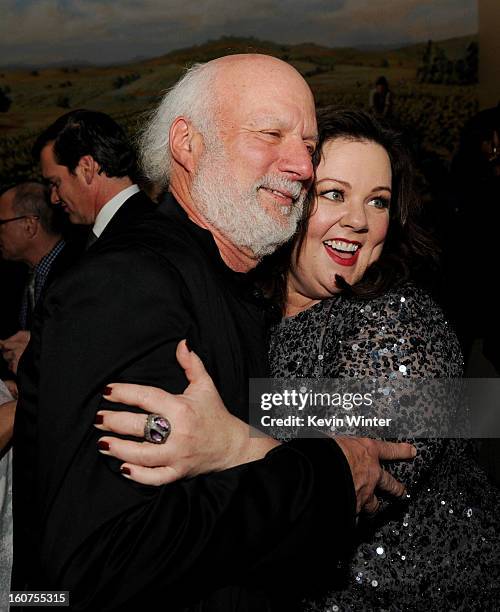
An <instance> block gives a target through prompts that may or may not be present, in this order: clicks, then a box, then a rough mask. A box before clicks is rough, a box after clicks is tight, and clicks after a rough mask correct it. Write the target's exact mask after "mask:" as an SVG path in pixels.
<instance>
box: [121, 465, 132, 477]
mask: <svg viewBox="0 0 500 612" xmlns="http://www.w3.org/2000/svg"><path fill="white" fill-rule="evenodd" d="M120 472H121V473H122V474H125V476H130V469H129V468H128V467H121V468H120Z"/></svg>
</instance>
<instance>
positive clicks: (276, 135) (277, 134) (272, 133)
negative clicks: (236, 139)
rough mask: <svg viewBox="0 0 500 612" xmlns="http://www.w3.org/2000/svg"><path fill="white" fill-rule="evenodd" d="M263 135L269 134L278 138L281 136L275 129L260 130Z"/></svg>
mask: <svg viewBox="0 0 500 612" xmlns="http://www.w3.org/2000/svg"><path fill="white" fill-rule="evenodd" d="M262 134H264V135H265V136H271V137H273V138H279V137H280V136H281V134H280V132H278V131H277V130H265V131H263V132H262Z"/></svg>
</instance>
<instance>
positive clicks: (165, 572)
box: [13, 194, 355, 610]
mask: <svg viewBox="0 0 500 612" xmlns="http://www.w3.org/2000/svg"><path fill="white" fill-rule="evenodd" d="M125 206H126V208H125ZM38 314H39V316H38V317H37V319H36V322H35V326H34V329H33V332H32V333H33V339H32V343H31V344H30V347H29V351H28V354H27V355H26V356H25V357H24V358H23V360H22V363H21V367H20V369H21V373H20V375H21V400H20V403H19V407H18V411H17V416H16V424H15V441H14V447H15V463H14V583H13V585H14V587H15V588H23V587H29V588H30V589H36V588H38V589H45V590H47V589H67V590H70V592H71V601H72V604H73V609H75V610H96V609H99V610H118V609H122V608H123V607H124V606H125V605H142V606H145V605H146V606H147V605H150V606H158V605H159V604H160V603H161V604H162V605H163V606H164V607H165V609H167V608H168V609H169V610H175V609H184V608H185V607H186V606H189V607H190V608H189V609H196V610H266V609H271V608H272V606H273V604H272V601H273V599H274V595H275V594H276V593H278V595H279V597H278V599H279V600H280V601H283V600H284V593H286V592H287V591H288V590H290V586H289V585H290V582H289V580H290V579H291V581H292V584H293V580H294V577H300V582H299V581H296V582H295V584H296V586H298V587H299V588H298V589H297V590H298V591H301V590H303V589H302V587H305V586H306V584H310V583H311V578H312V577H313V574H314V573H315V571H318V572H320V573H321V571H322V570H324V571H327V572H328V574H330V573H331V568H330V567H328V566H326V567H325V566H324V563H323V560H322V559H321V560H320V558H319V556H318V558H317V559H315V556H316V551H317V550H319V549H322V550H324V549H325V547H329V549H331V552H330V554H331V555H332V558H335V559H336V558H338V557H339V556H342V555H343V554H344V553H345V552H346V548H347V546H348V543H349V541H350V536H351V530H352V528H353V521H354V506H355V497H354V491H353V486H352V480H351V476H350V471H349V468H348V466H347V463H346V461H345V458H344V456H343V454H342V453H341V451H340V450H339V448H338V447H337V445H336V444H335V443H334V442H332V441H331V440H298V441H294V442H291V443H288V444H285V445H283V446H281V447H279V448H277V449H274V450H273V451H271V452H270V453H268V455H267V456H266V457H265V458H264V459H262V460H260V461H256V462H253V463H249V464H246V465H243V466H239V467H236V468H234V469H231V470H227V471H225V472H220V473H216V474H210V475H206V476H199V477H196V478H193V479H190V480H184V481H181V482H177V483H174V484H171V485H168V486H164V487H158V488H155V487H147V486H143V485H139V484H135V483H131V482H130V481H127V480H126V479H124V478H123V477H122V476H121V475H120V474H119V465H118V463H117V462H115V461H114V460H112V459H109V458H106V457H104V456H102V455H100V454H99V453H98V452H97V450H96V443H97V439H98V438H99V437H100V436H101V435H102V434H101V433H100V432H98V431H97V430H96V429H95V428H94V427H93V420H94V416H95V413H96V412H97V410H99V409H100V408H102V407H104V406H106V402H105V401H103V398H102V396H101V392H102V389H103V387H104V386H105V385H106V384H107V383H110V382H116V381H128V382H133V383H141V384H149V385H154V386H159V387H162V388H164V389H168V390H169V391H171V392H174V393H180V392H182V391H183V390H184V388H185V387H186V384H187V381H186V379H185V377H184V373H183V371H182V370H181V368H180V367H179V365H178V364H177V362H176V359H175V350H176V346H177V343H178V341H179V340H180V339H182V338H188V340H189V342H190V344H191V345H192V346H193V348H194V349H195V350H196V351H197V353H198V354H199V355H200V356H201V358H202V359H203V360H204V362H205V364H206V366H207V369H208V371H209V372H210V374H211V375H212V376H213V378H214V381H215V383H216V385H217V386H218V388H219V390H220V392H221V395H222V398H223V399H224V401H225V403H226V405H227V406H228V407H229V408H230V409H231V410H232V411H233V412H234V413H235V414H236V415H238V416H239V417H241V418H243V419H246V418H247V411H248V408H247V407H248V397H247V390H248V378H249V377H251V376H254V377H261V376H265V375H266V373H267V368H266V363H267V361H266V346H265V339H264V325H263V324H264V315H263V312H262V308H261V306H260V305H259V304H256V303H254V301H253V298H252V292H251V290H250V288H249V287H248V285H247V283H246V278H245V275H241V274H236V273H234V272H232V271H231V270H229V269H228V268H227V267H226V266H225V265H224V263H223V261H222V260H221V258H220V255H219V252H218V250H217V247H216V245H215V242H214V241H213V238H212V236H211V234H210V233H209V232H207V231H205V230H203V229H201V228H199V227H198V226H196V225H194V224H193V223H191V222H190V221H189V219H188V218H187V216H186V214H185V213H184V211H183V210H182V209H181V208H180V207H179V206H178V204H177V203H176V202H175V200H174V199H173V198H172V197H169V198H168V199H167V202H166V203H165V205H164V207H163V209H162V210H161V211H155V210H152V204H151V203H149V201H148V200H147V198H145V196H144V195H142V194H137V195H135V196H133V197H132V198H130V200H129V201H128V202H127V203H126V204H125V205H124V206H123V207H122V209H120V211H119V213H117V215H116V216H115V217H114V218H113V220H112V221H111V222H110V224H109V225H108V226H107V227H106V229H105V231H104V232H103V234H102V236H101V238H100V239H99V240H98V241H97V242H96V243H95V244H94V245H93V246H92V247H91V248H90V249H89V250H88V251H87V253H86V255H85V256H84V257H83V258H82V259H81V260H80V263H79V264H78V265H76V266H75V267H74V268H73V269H72V271H71V272H70V273H68V274H66V275H65V276H64V277H63V278H62V279H61V280H60V281H58V282H57V283H55V284H54V285H53V286H52V287H51V288H50V290H49V292H48V293H47V295H46V298H45V300H44V303H43V308H42V309H41V310H40V311H39V313H38ZM112 407H113V408H114V409H116V408H119V406H117V405H116V404H113V405H112ZM125 409H127V410H129V408H128V407H125ZM315 536H316V541H315ZM284 576H287V582H288V584H287V587H286V588H285V586H284V583H282V582H280V581H282V580H284ZM272 609H274V608H272Z"/></svg>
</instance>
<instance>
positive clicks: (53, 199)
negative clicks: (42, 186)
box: [50, 187, 61, 204]
mask: <svg viewBox="0 0 500 612" xmlns="http://www.w3.org/2000/svg"><path fill="white" fill-rule="evenodd" d="M60 200H61V198H60V197H59V194H58V193H57V189H56V188H55V187H51V188H50V201H51V202H52V204H58V203H59V201H60Z"/></svg>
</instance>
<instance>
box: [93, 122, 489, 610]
mask: <svg viewBox="0 0 500 612" xmlns="http://www.w3.org/2000/svg"><path fill="white" fill-rule="evenodd" d="M319 132H320V135H319V146H318V159H317V160H316V161H317V172H316V182H315V193H314V194H313V197H312V198H311V199H310V202H309V209H310V210H309V211H308V215H307V216H306V218H305V221H304V222H303V225H302V227H301V228H300V231H299V233H298V235H297V237H296V239H295V240H294V241H293V243H292V244H291V245H288V246H287V247H285V248H284V249H282V250H281V252H280V253H278V254H277V255H276V256H273V257H271V258H270V259H269V260H268V261H267V262H266V263H265V264H264V266H263V267H262V268H261V270H260V275H261V277H262V276H264V278H265V279H266V280H267V283H266V285H267V289H268V292H269V293H270V294H271V295H272V296H273V297H274V299H275V300H276V302H277V303H278V304H279V305H280V307H281V310H282V314H283V318H282V320H281V321H280V322H279V323H277V324H276V325H275V326H274V327H273V328H272V330H271V334H270V345H269V357H270V364H271V372H272V375H273V376H274V377H276V378H280V379H283V378H284V379H289V378H319V377H329V378H355V379H364V380H365V381H366V380H367V379H368V380H372V381H373V380H377V381H382V382H383V385H384V387H392V388H397V387H398V385H399V384H401V382H402V381H405V380H407V379H412V378H427V379H430V378H458V377H460V376H461V375H462V357H461V353H460V349H459V346H458V342H457V339H456V336H455V334H454V332H453V331H452V330H451V329H450V327H449V326H448V325H447V322H446V320H445V317H444V315H443V312H442V310H441V309H440V307H439V306H438V305H437V304H436V303H435V302H434V301H433V300H432V298H431V297H430V296H429V294H428V293H427V292H426V291H424V290H423V289H421V288H419V287H418V286H417V285H416V284H415V283H414V281H413V280H412V279H413V278H418V277H422V276H423V271H424V270H425V263H426V262H429V261H431V262H432V260H433V259H434V257H435V249H434V248H433V246H432V242H431V241H430V239H429V238H428V237H427V236H426V234H425V232H423V231H422V230H421V229H420V228H419V226H418V222H417V218H418V210H419V205H418V199H417V198H416V196H415V193H414V190H413V186H412V167H411V161H410V156H409V154H408V151H407V149H406V147H405V146H404V143H403V142H402V140H401V138H400V136H399V135H398V134H397V133H395V132H393V131H392V130H390V129H388V128H385V127H382V126H381V125H380V124H379V123H378V122H377V121H376V120H374V119H373V118H372V117H371V116H370V115H369V114H367V113H365V112H360V111H348V110H333V111H332V110H330V111H327V112H324V113H322V114H320V116H319ZM124 391H125V389H122V388H121V385H113V395H114V394H115V393H117V395H118V397H120V399H121V401H123V400H124V399H125V401H126V394H124ZM417 399H418V401H422V398H421V397H419V398H417ZM114 401H116V400H114ZM397 401H398V400H397V397H396V399H395V402H396V403H397ZM424 401H425V400H424ZM141 407H142V408H144V409H148V408H147V406H146V405H141ZM207 409H208V406H207ZM154 410H155V412H158V413H160V414H163V412H162V411H163V406H162V403H161V401H159V402H155V406H154ZM102 414H103V420H104V422H103V425H100V427H101V428H102V429H106V426H107V414H109V413H106V412H104V413H102ZM164 414H165V416H168V415H169V412H168V410H165V412H164ZM423 418H424V419H425V418H426V417H425V415H424V417H423ZM427 418H432V414H431V415H428V416H427ZM424 425H425V423H424ZM174 427H175V425H174ZM115 431H120V432H121V433H127V430H126V428H122V427H120V428H119V429H115ZM128 433H132V431H130V432H128ZM197 433H199V432H197ZM205 433H206V436H207V438H209V437H210V435H211V432H210V431H207V432H205ZM350 433H356V432H355V431H354V430H353V431H352V432H350ZM280 435H282V436H283V437H286V436H285V435H284V434H282V433H280V432H279V431H278V432H276V437H280ZM411 441H412V442H413V443H414V444H415V446H416V447H417V450H418V453H417V457H416V459H415V460H414V461H413V462H411V463H398V464H395V465H390V464H388V465H387V466H386V469H387V471H390V472H392V474H393V475H394V476H395V477H396V478H397V479H398V480H399V481H401V482H404V483H405V485H406V487H407V491H408V495H407V497H406V498H405V499H404V500H403V501H401V500H398V501H396V502H392V503H391V501H390V500H389V499H383V498H382V497H381V496H380V499H378V500H377V499H375V500H374V504H373V505H372V507H371V508H370V509H371V510H372V511H373V512H372V514H371V515H370V516H369V518H367V517H366V515H360V520H359V523H358V530H357V538H358V539H357V542H356V547H355V551H354V554H353V557H352V559H351V560H350V562H349V563H348V564H346V565H345V567H344V568H341V569H342V570H343V571H338V569H339V568H338V567H332V586H334V588H335V591H333V592H332V593H331V594H330V595H328V596H326V598H325V597H324V598H323V599H321V600H319V601H318V602H309V603H305V604H304V609H308V610H322V611H323V610H328V611H329V612H330V611H332V610H397V611H402V610H412V611H413V610H445V609H467V610H472V609H478V610H485V609H491V607H492V605H494V602H496V601H497V600H498V580H499V578H500V571H499V569H500V568H499V564H498V547H499V546H500V535H499V529H498V518H497V516H496V513H497V509H498V507H500V493H499V492H498V491H497V490H496V489H495V488H494V487H493V486H492V485H491V484H489V483H488V481H487V479H486V477H485V476H484V474H483V473H482V472H481V470H480V469H479V468H478V467H477V466H476V464H475V462H474V460H473V457H472V455H471V449H470V445H469V443H468V442H467V441H464V440H454V439H450V440H445V439H432V440H425V439H417V440H411ZM126 466H127V470H128V473H129V477H132V478H134V477H135V475H134V471H133V467H134V466H130V464H128V463H127V464H126ZM138 480H140V479H139V478H138ZM365 509H366V508H365ZM317 527H318V530H319V531H321V530H324V529H328V525H318V526H317ZM320 553H321V554H323V555H325V556H328V551H324V550H321V539H320V538H318V554H320ZM333 583H335V584H334V585H333Z"/></svg>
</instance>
